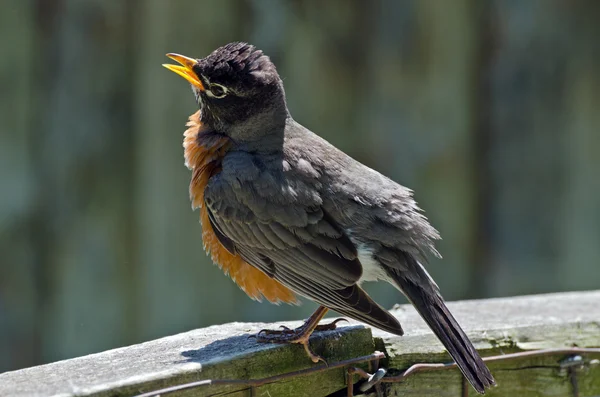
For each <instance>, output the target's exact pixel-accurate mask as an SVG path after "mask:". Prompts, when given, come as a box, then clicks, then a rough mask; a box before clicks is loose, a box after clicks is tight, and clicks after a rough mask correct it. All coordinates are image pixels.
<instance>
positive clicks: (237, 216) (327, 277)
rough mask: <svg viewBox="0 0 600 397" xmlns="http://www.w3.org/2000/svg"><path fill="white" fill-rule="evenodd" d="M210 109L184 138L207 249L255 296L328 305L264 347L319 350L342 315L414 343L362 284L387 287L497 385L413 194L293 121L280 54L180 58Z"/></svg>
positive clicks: (477, 376)
mask: <svg viewBox="0 0 600 397" xmlns="http://www.w3.org/2000/svg"><path fill="white" fill-rule="evenodd" d="M167 57H169V58H170V59H172V60H174V61H175V62H177V63H178V64H177V65H175V64H163V66H164V67H166V68H167V69H169V70H170V71H172V72H175V73H176V74H178V75H180V76H181V77H183V78H184V79H185V80H187V81H188V82H189V83H190V85H191V88H192V91H193V94H194V96H195V101H196V104H197V105H198V111H197V112H195V113H194V114H193V115H191V116H190V118H189V120H188V122H187V125H186V126H187V130H185V132H184V140H183V147H184V158H185V165H186V166H187V167H188V168H189V169H190V170H191V174H192V175H191V181H190V185H189V195H190V200H191V203H192V208H193V209H199V210H200V223H201V228H202V240H203V244H204V248H205V250H206V252H207V253H209V254H210V256H211V258H212V260H213V262H214V263H215V264H217V265H218V266H219V267H220V268H221V269H222V270H223V271H224V272H225V274H229V276H230V277H231V278H232V279H233V281H235V283H236V284H237V285H238V286H239V287H240V288H241V289H242V290H243V291H244V292H245V293H246V294H247V295H248V296H249V297H250V298H253V299H256V300H262V299H266V300H268V301H270V302H272V303H290V304H297V303H298V297H299V296H301V297H305V298H308V299H309V300H312V301H314V302H316V303H317V304H318V305H319V307H318V309H317V310H316V311H315V312H314V313H313V314H312V315H311V316H310V317H309V318H308V320H306V322H304V324H303V325H302V326H300V327H298V328H296V329H289V328H285V327H284V329H281V330H262V331H261V332H259V333H258V334H257V335H255V336H256V338H257V340H258V341H259V342H271V343H298V344H301V345H303V346H304V349H305V350H306V353H307V354H308V356H309V357H310V358H311V360H312V361H313V362H318V361H320V360H321V359H322V358H321V357H320V356H318V355H316V354H314V353H313V352H312V351H311V349H310V347H309V337H310V335H311V334H312V333H313V332H314V331H315V330H322V329H333V328H335V326H336V322H338V321H340V319H338V320H336V321H334V322H333V323H330V324H324V325H319V322H320V320H321V319H322V318H323V317H324V316H325V314H326V313H327V312H328V311H329V310H334V311H336V312H338V313H340V314H342V315H343V316H347V317H350V318H352V319H355V320H358V321H361V322H364V323H367V324H369V325H371V326H373V327H376V328H379V329H381V330H384V331H387V332H390V333H392V334H396V335H402V334H403V332H404V331H403V329H402V326H401V325H400V323H399V321H398V320H397V319H396V318H395V317H394V316H393V315H392V314H390V313H389V312H388V311H387V310H386V309H384V308H383V307H382V306H380V305H379V304H378V303H377V302H375V301H374V300H373V299H372V298H371V297H370V296H369V295H368V294H367V293H366V292H365V290H364V289H363V288H362V287H361V285H362V283H363V282H365V281H385V282H388V283H390V284H392V285H393V286H394V287H396V288H397V289H398V290H399V291H400V292H401V293H402V294H404V295H405V296H406V297H407V298H408V300H409V301H410V302H411V303H412V305H414V307H415V308H416V310H417V311H418V313H419V314H420V315H421V317H422V318H423V319H424V320H425V322H426V323H427V324H428V326H429V327H430V328H431V330H432V331H433V332H434V333H435V335H436V336H437V337H438V338H439V340H440V341H441V342H442V344H443V345H444V346H445V348H446V349H447V351H448V352H449V354H450V356H451V357H452V358H453V359H454V361H455V362H456V364H457V365H458V368H459V369H460V371H461V372H462V373H463V375H464V376H465V377H466V379H467V380H468V381H469V382H470V384H471V385H472V386H473V388H474V389H475V390H476V391H477V392H479V393H482V394H483V393H484V392H485V389H486V388H488V387H490V386H493V385H495V380H494V377H493V376H492V374H491V373H490V371H489V369H488V368H487V366H486V365H485V363H484V361H483V360H482V358H481V357H480V355H479V354H478V352H477V350H476V349H475V347H474V346H473V344H472V343H471V341H470V340H469V338H468V337H467V335H466V334H465V332H464V331H463V330H462V329H461V327H460V325H459V324H458V322H457V320H456V319H455V318H454V316H453V315H452V314H451V313H450V311H449V310H448V307H447V306H446V304H445V303H444V300H443V298H442V295H441V293H440V289H439V287H438V285H437V284H436V283H435V281H434V280H433V279H432V278H431V276H430V275H429V273H428V272H427V270H426V269H425V267H424V266H423V264H424V263H427V257H428V256H430V255H433V256H439V254H438V252H437V250H436V248H435V241H436V240H438V239H439V238H440V237H439V233H438V232H437V230H436V229H435V228H434V227H433V226H431V225H430V223H429V221H428V220H427V218H426V217H425V216H424V215H423V211H422V210H421V209H420V208H419V207H418V205H417V203H416V201H415V199H414V197H413V192H412V191H411V190H410V189H408V188H406V187H404V186H402V185H400V184H398V183H396V182H394V181H393V180H391V179H390V178H388V177H386V176H384V175H382V174H381V173H379V172H377V171H375V170H373V169H371V168H369V167H367V166H366V165H364V164H362V163H360V162H359V161H357V160H355V159H353V158H352V157H350V156H349V155H347V154H346V153H344V152H342V151H341V150H339V149H338V148H336V147H335V146H333V145H332V144H331V143H329V142H328V141H326V140H325V139H323V138H322V137H320V136H319V135H317V134H315V133H313V132H312V131H310V130H309V129H307V128H306V127H304V126H302V125H301V124H299V123H298V122H296V121H295V120H294V118H293V117H292V115H291V113H290V111H289V109H288V106H287V102H286V95H285V90H284V86H283V82H282V79H281V78H280V76H279V73H278V72H277V69H276V67H275V65H274V63H273V62H272V61H271V59H270V58H269V57H268V56H267V55H265V54H264V53H263V51H261V50H259V49H257V48H256V47H255V46H253V45H251V44H248V43H245V42H233V43H229V44H226V45H224V46H222V47H220V48H218V49H216V50H214V51H213V52H212V53H210V54H209V55H208V56H206V57H204V58H198V59H196V58H190V57H187V56H184V55H180V54H176V53H169V54H167Z"/></svg>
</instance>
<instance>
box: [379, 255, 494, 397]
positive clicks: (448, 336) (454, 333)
mask: <svg viewBox="0 0 600 397" xmlns="http://www.w3.org/2000/svg"><path fill="white" fill-rule="evenodd" d="M407 256H408V255H407ZM411 259H412V261H414V262H415V264H416V266H417V269H418V270H417V271H418V272H420V273H422V274H420V275H419V276H424V277H417V278H416V279H420V280H419V281H421V282H424V283H425V284H426V285H423V286H421V285H419V284H420V283H415V282H414V281H413V280H414V279H415V278H413V277H411V278H410V279H407V278H406V277H403V274H402V273H403V272H402V271H398V270H396V269H390V270H389V272H390V274H392V276H393V277H394V280H395V281H396V283H397V284H398V287H399V288H400V289H401V291H402V292H403V293H404V294H405V295H406V296H407V297H408V299H409V300H410V301H411V303H412V304H413V305H414V306H415V308H416V309H417V311H418V312H419V314H420V315H421V317H422V318H423V320H425V322H426V323H427V325H429V328H431V330H432V331H433V332H434V333H435V335H436V336H437V337H438V339H439V340H440V341H441V342H442V344H443V345H444V346H445V347H446V349H447V350H448V353H450V355H451V356H452V358H453V359H454V361H455V362H456V364H458V368H460V371H461V372H462V373H463V375H464V376H465V377H466V378H467V380H468V381H469V383H470V384H471V385H472V386H473V388H475V390H477V392H478V393H481V394H484V393H485V388H486V387H490V386H493V385H495V384H496V382H495V381H494V377H493V376H492V374H491V373H490V370H489V369H488V368H487V366H486V365H485V363H484V362H483V360H482V359H481V357H480V356H479V353H477V350H475V347H474V346H473V344H472V343H471V341H470V340H469V338H467V335H465V333H464V331H463V330H462V329H461V328H460V325H458V322H457V321H456V319H455V318H454V316H452V314H451V313H450V311H449V310H448V308H447V307H446V304H445V303H444V300H443V299H442V297H441V295H440V294H439V293H438V292H437V286H435V284H433V281H431V279H430V278H429V275H427V273H426V272H425V270H424V269H423V268H422V267H421V265H420V264H419V263H418V262H416V260H414V258H411ZM410 270H411V272H412V271H414V270H415V268H413V266H410Z"/></svg>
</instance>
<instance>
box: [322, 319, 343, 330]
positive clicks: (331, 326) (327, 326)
mask: <svg viewBox="0 0 600 397" xmlns="http://www.w3.org/2000/svg"><path fill="white" fill-rule="evenodd" d="M340 321H345V322H348V320H346V319H345V318H338V319H335V320H334V321H332V322H330V323H329V324H323V325H317V327H316V328H315V331H331V330H334V329H336V328H337V323H339V322H340Z"/></svg>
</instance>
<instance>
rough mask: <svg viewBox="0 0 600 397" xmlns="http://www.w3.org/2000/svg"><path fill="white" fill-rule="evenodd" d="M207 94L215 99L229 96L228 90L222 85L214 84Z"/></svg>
mask: <svg viewBox="0 0 600 397" xmlns="http://www.w3.org/2000/svg"><path fill="white" fill-rule="evenodd" d="M206 94H207V95H208V96H210V97H213V98H223V97H224V96H225V95H227V88H225V87H223V86H222V85H221V84H216V83H212V84H211V85H210V86H209V87H208V90H207V91H206Z"/></svg>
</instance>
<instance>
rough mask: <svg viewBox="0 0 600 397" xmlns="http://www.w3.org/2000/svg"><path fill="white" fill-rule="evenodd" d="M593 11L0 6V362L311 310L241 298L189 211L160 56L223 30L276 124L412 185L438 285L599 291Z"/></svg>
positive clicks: (168, 79) (169, 82)
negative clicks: (280, 87)
mask: <svg viewBox="0 0 600 397" xmlns="http://www.w3.org/2000/svg"><path fill="white" fill-rule="evenodd" d="M598 21H600V2H597V1H593V0H590V1H583V0H577V1H575V0H571V1H567V0H544V1H542V0H531V1H521V0H505V1H480V0H455V1H441V0H439V1H436V0H430V1H417V0H407V1H400V0H398V1H395V0H374V1H350V0H327V1H317V0H293V1H276V0H170V1H167V0H126V1H118V0H1V1H0V49H1V55H0V56H1V59H0V188H1V194H0V372H1V371H4V370H9V369H16V368H21V367H24V366H30V365H34V364H39V363H44V362H49V361H54V360H58V359H64V358H69V357H74V356H78V355H83V354H87V353H91V352H97V351H101V350H106V349H109V348H113V347H117V346H123V345H127V344H132V343H136V342H141V341H144V340H148V339H152V338H157V337H160V336H164V335H169V334H173V333H176V332H181V331H186V330H189V329H192V328H195V327H203V326H207V325H209V324H218V323H224V322H229V321H276V320H284V319H300V318H302V317H306V316H308V314H309V312H310V311H311V310H312V309H313V308H314V306H313V304H311V303H305V304H304V305H303V306H302V307H300V308H295V307H289V306H279V307H277V306H273V305H269V304H267V303H263V304H260V303H257V302H253V301H251V300H250V299H248V298H247V297H246V296H245V295H244V294H243V293H242V292H241V291H240V290H238V288H237V287H236V286H235V284H234V283H233V282H231V281H230V280H229V278H227V277H225V276H224V275H223V274H222V272H221V271H220V270H219V269H218V268H217V267H216V266H213V265H212V264H211V263H210V262H209V261H208V259H207V257H206V255H205V254H204V252H203V249H202V241H201V238H200V235H201V232H200V225H199V224H198V213H197V212H196V213H193V212H192V211H191V209H190V203H189V200H188V193H187V185H188V180H189V177H190V173H189V171H188V170H187V169H186V168H185V167H184V166H183V156H182V147H181V143H182V133H183V130H184V128H185V127H184V124H185V122H186V119H187V117H188V115H189V114H191V113H193V112H194V111H195V110H196V108H195V103H194V100H193V95H192V93H191V91H190V89H189V86H188V84H187V83H186V82H185V81H183V80H182V79H181V78H179V77H178V76H176V75H174V74H173V73H170V72H168V71H167V70H165V69H163V68H162V67H161V63H163V62H168V61H169V60H168V59H167V58H166V57H165V56H164V54H165V53H167V52H179V53H182V54H185V55H189V56H193V57H203V56H206V55H207V54H209V53H210V52H211V51H212V50H214V49H215V48H217V47H218V46H221V45H223V44H225V43H227V42H230V41H234V40H242V41H248V42H251V43H253V44H255V45H257V46H258V47H259V48H261V49H263V50H264V51H265V52H266V53H267V54H268V55H270V56H271V58H272V59H273V60H274V62H275V63H276V65H277V66H278V70H279V72H280V74H281V76H282V78H283V79H284V83H285V86H286V90H287V94H288V103H289V107H290V109H291V111H292V114H293V115H294V117H295V119H296V120H298V121H299V122H301V123H302V124H304V125H305V126H307V127H309V128H310V129H312V130H313V131H315V132H317V133H319V134H320V135H322V136H323V137H325V138H326V139H328V140H329V141H331V142H332V143H334V144H335V145H337V146H338V147H339V148H341V149H343V150H344V151H346V152H347V153H349V154H351V155H352V156H354V157H355V158H357V159H358V160H360V161H362V162H364V163H366V164H368V165H370V166H371V167H373V168H376V169H378V170H380V171H381V172H383V173H384V174H386V175H388V176H390V177H392V178H393V179H395V180H396V181H398V182H400V183H402V184H404V185H407V186H409V187H411V188H413V189H414V190H415V191H416V198H417V200H418V201H419V203H420V204H421V206H422V207H423V208H424V209H425V210H426V212H427V215H428V217H429V218H430V220H431V221H432V223H433V224H434V225H435V226H436V227H437V228H438V229H439V230H440V231H441V233H442V236H443V237H444V240H443V241H442V242H441V243H440V244H439V249H440V251H441V252H442V254H443V255H444V259H443V260H433V261H432V262H431V264H430V265H429V269H430V271H431V273H432V275H433V277H434V278H435V279H436V280H437V282H438V284H439V285H440V287H441V288H442V291H443V293H444V295H445V297H446V298H448V299H462V298H483V297H491V296H506V295H515V294H529V293H540V292H550V291H563V290H580V289H597V288H599V287H600V176H599V172H600V39H599V38H600V24H599V23H598ZM369 290H370V291H371V292H372V293H373V295H374V296H375V297H376V298H377V299H378V300H379V301H380V302H381V303H382V304H384V305H385V306H387V307H390V306H392V305H393V304H394V303H396V302H404V299H403V298H402V297H401V296H400V294H399V293H397V292H396V291H395V290H393V289H392V288H391V287H388V286H384V285H381V284H378V285H371V286H369ZM599 303H600V302H599ZM408 332H410V330H408Z"/></svg>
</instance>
